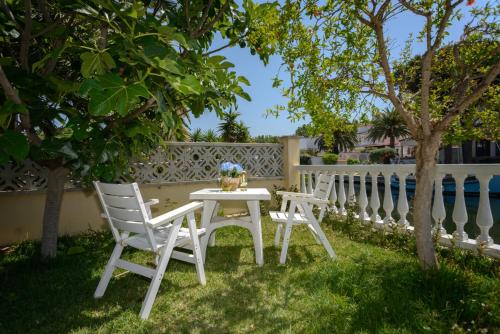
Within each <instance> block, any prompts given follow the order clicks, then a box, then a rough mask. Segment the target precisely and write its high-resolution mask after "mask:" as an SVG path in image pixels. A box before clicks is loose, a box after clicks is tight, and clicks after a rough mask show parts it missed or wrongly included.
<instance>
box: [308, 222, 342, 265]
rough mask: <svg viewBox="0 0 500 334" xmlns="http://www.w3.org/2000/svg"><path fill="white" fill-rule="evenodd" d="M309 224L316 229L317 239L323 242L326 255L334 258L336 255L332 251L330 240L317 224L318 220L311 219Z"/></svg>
mask: <svg viewBox="0 0 500 334" xmlns="http://www.w3.org/2000/svg"><path fill="white" fill-rule="evenodd" d="M311 224H312V225H313V227H314V229H315V230H316V233H317V234H318V237H319V240H321V243H322V244H323V247H325V249H326V252H327V253H328V255H330V257H331V258H332V259H335V258H336V257H337V255H335V252H334V251H333V248H332V246H331V245H330V242H329V241H328V239H327V238H326V235H325V233H324V232H323V230H322V229H321V227H320V226H319V224H318V222H317V221H316V220H313V221H312V222H311Z"/></svg>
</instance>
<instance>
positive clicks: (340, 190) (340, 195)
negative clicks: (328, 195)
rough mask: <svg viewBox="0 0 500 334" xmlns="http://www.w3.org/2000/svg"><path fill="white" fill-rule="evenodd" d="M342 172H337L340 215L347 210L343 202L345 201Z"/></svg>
mask: <svg viewBox="0 0 500 334" xmlns="http://www.w3.org/2000/svg"><path fill="white" fill-rule="evenodd" d="M344 174H345V172H343V171H342V172H340V174H339V207H340V214H341V215H346V214H347V210H346V209H345V202H346V197H345V191H344Z"/></svg>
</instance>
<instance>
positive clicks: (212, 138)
mask: <svg viewBox="0 0 500 334" xmlns="http://www.w3.org/2000/svg"><path fill="white" fill-rule="evenodd" d="M203 137H204V138H203V140H204V141H206V142H208V143H213V142H217V141H219V137H218V136H217V134H216V133H215V131H214V130H212V129H209V130H207V132H205V134H204V135H203Z"/></svg>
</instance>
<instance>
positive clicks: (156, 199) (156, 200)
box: [144, 198, 160, 206]
mask: <svg viewBox="0 0 500 334" xmlns="http://www.w3.org/2000/svg"><path fill="white" fill-rule="evenodd" d="M158 203H160V200H159V199H158V198H150V199H149V200H148V201H147V202H144V205H145V206H152V205H156V204H158Z"/></svg>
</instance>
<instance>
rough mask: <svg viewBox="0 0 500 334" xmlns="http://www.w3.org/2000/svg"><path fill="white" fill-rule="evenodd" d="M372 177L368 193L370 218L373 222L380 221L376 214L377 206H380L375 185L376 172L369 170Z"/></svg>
mask: <svg viewBox="0 0 500 334" xmlns="http://www.w3.org/2000/svg"><path fill="white" fill-rule="evenodd" d="M370 176H371V178H372V193H371V194H370V207H371V208H372V216H371V219H372V221H373V222H375V223H376V222H380V216H379V214H378V208H379V207H380V200H379V198H378V187H377V177H378V172H377V171H373V172H370Z"/></svg>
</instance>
